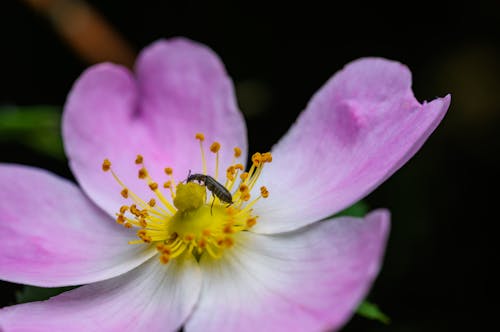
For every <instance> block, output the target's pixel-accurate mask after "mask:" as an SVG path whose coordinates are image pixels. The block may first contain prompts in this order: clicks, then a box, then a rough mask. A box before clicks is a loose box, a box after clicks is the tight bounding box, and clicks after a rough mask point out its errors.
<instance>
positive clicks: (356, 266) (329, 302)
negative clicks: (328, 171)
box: [185, 210, 389, 332]
mask: <svg viewBox="0 0 500 332" xmlns="http://www.w3.org/2000/svg"><path fill="white" fill-rule="evenodd" d="M388 232H389V213H388V212H387V211H385V210H378V211H375V212H373V213H371V214H369V215H368V216H367V217H366V219H357V218H350V217H343V218H337V219H331V220H327V221H323V222H319V223H316V224H313V225H311V226H309V227H306V228H302V229H300V230H297V231H294V232H290V233H282V234H275V235H258V234H253V233H249V232H246V233H243V234H242V238H241V239H237V242H236V244H235V247H234V248H233V249H231V250H228V251H227V252H225V253H224V256H223V257H222V259H220V260H207V259H203V258H202V260H201V262H200V263H201V267H202V269H203V270H204V272H206V273H205V274H204V284H203V288H202V293H201V297H200V302H199V304H198V305H197V307H196V309H195V311H194V312H193V314H192V316H191V318H190V319H189V320H188V322H187V324H186V328H185V330H186V332H190V331H206V332H211V331H214V332H215V331H243V332H244V331H327V330H328V331H330V329H338V328H339V327H341V326H342V325H343V324H344V323H345V322H346V321H347V320H348V319H349V317H350V316H351V315H352V313H353V312H354V310H355V309H356V307H357V305H358V303H359V302H360V301H361V300H362V299H363V297H364V296H365V295H366V293H367V291H368V289H369V287H370V285H371V283H372V282H373V280H374V278H375V277H376V275H377V273H378V271H379V268H380V265H381V260H382V255H383V251H384V247H385V242H386V237H387V235H388Z"/></svg>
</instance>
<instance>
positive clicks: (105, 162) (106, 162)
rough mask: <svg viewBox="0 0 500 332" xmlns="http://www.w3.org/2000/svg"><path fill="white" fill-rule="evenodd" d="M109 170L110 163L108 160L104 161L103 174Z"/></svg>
mask: <svg viewBox="0 0 500 332" xmlns="http://www.w3.org/2000/svg"><path fill="white" fill-rule="evenodd" d="M110 169H111V162H110V161H109V160H108V159H104V161H103V162H102V170H103V171H104V172H107V171H109V170H110Z"/></svg>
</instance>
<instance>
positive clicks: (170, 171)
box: [165, 167, 174, 175]
mask: <svg viewBox="0 0 500 332" xmlns="http://www.w3.org/2000/svg"><path fill="white" fill-rule="evenodd" d="M173 172H174V170H173V169H172V167H167V168H165V173H166V174H167V175H172V173H173Z"/></svg>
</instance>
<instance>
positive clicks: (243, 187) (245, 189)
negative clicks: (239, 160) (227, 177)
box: [239, 183, 248, 193]
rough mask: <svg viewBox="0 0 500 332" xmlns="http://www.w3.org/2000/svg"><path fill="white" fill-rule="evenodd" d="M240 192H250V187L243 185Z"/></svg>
mask: <svg viewBox="0 0 500 332" xmlns="http://www.w3.org/2000/svg"><path fill="white" fill-rule="evenodd" d="M239 190H240V191H241V192H242V193H244V192H246V191H248V186H247V185H246V184H244V183H242V184H241V185H240V188H239Z"/></svg>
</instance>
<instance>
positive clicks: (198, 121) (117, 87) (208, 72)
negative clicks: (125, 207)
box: [63, 39, 247, 214]
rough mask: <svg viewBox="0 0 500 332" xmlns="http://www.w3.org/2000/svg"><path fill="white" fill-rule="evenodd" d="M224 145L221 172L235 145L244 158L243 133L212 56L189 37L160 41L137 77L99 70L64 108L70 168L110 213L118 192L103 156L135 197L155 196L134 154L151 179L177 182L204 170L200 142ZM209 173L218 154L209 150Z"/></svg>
mask: <svg viewBox="0 0 500 332" xmlns="http://www.w3.org/2000/svg"><path fill="white" fill-rule="evenodd" d="M198 132H202V133H204V134H205V138H206V142H205V148H206V150H207V151H208V147H209V145H210V144H211V143H212V142H213V141H215V140H217V141H218V142H220V143H221V146H222V148H221V151H220V164H221V165H220V170H221V172H223V171H225V169H226V166H228V163H229V162H230V161H231V160H232V158H233V148H234V147H235V146H239V147H240V148H241V149H242V151H243V153H244V154H243V156H246V149H247V146H246V145H247V142H246V128H245V123H244V121H243V117H242V115H241V113H240V112H239V111H238V107H237V105H236V100H235V96H234V91H233V84H232V82H231V80H230V78H229V77H228V76H227V74H226V72H225V70H224V67H223V65H222V63H221V62H220V60H219V58H218V57H217V55H216V54H214V53H213V52H212V51H211V50H210V49H209V48H207V47H206V46H203V45H200V44H197V43H195V42H191V41H189V40H186V39H173V40H169V41H159V42H156V43H154V44H153V45H151V46H149V47H147V48H146V49H145V50H144V51H143V52H142V53H141V55H140V56H139V59H138V62H137V79H135V78H134V77H132V75H131V73H129V72H128V71H127V70H126V69H125V68H123V67H120V66H116V65H112V64H101V65H97V66H94V67H91V68H90V69H88V70H87V71H86V72H85V73H84V74H82V76H81V77H80V78H79V79H78V81H77V82H76V83H75V85H74V86H73V89H72V90H71V92H70V94H69V97H68V100H67V102H66V105H65V110H64V117H63V137H64V142H65V148H66V152H67V154H68V157H69V160H70V166H71V168H72V170H73V172H74V174H75V176H76V178H77V179H78V181H79V183H80V185H81V186H82V187H83V189H84V190H85V192H86V193H87V194H88V195H89V196H90V197H91V198H92V199H93V200H94V201H95V202H96V204H98V205H99V206H101V207H102V208H103V209H105V210H106V211H107V212H108V213H110V214H113V213H114V212H116V209H117V208H119V206H120V204H121V197H120V195H119V192H120V190H121V189H120V187H119V186H118V184H117V183H116V181H114V180H113V178H112V176H111V175H110V174H106V173H103V172H102V171H101V164H102V161H103V160H104V158H109V159H110V160H111V162H112V163H113V167H114V170H115V171H116V172H117V173H118V175H119V176H120V177H121V178H122V180H124V181H125V183H126V185H127V186H129V187H130V188H131V189H132V190H133V191H134V192H135V193H136V194H138V195H139V196H140V197H142V198H144V199H146V198H148V197H149V196H151V195H152V193H151V191H150V190H149V188H148V186H147V185H145V184H144V182H143V181H140V180H138V179H137V171H138V169H139V166H138V165H135V164H134V160H135V157H136V155H137V154H141V155H143V156H144V160H145V164H146V167H147V168H148V171H149V173H150V174H151V175H152V177H153V179H155V181H159V182H163V181H166V180H167V178H166V175H165V174H164V173H163V169H164V168H165V167H167V166H169V167H173V169H174V177H175V179H176V180H177V181H179V180H183V179H185V178H186V176H187V173H188V170H190V169H191V170H192V171H193V172H198V171H201V170H202V163H201V153H200V147H199V142H198V141H197V140H195V134H196V133H198ZM206 156H207V161H208V166H209V167H208V168H209V170H210V172H211V174H213V170H214V166H215V156H214V155H213V154H212V153H210V152H208V153H207V152H206Z"/></svg>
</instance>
